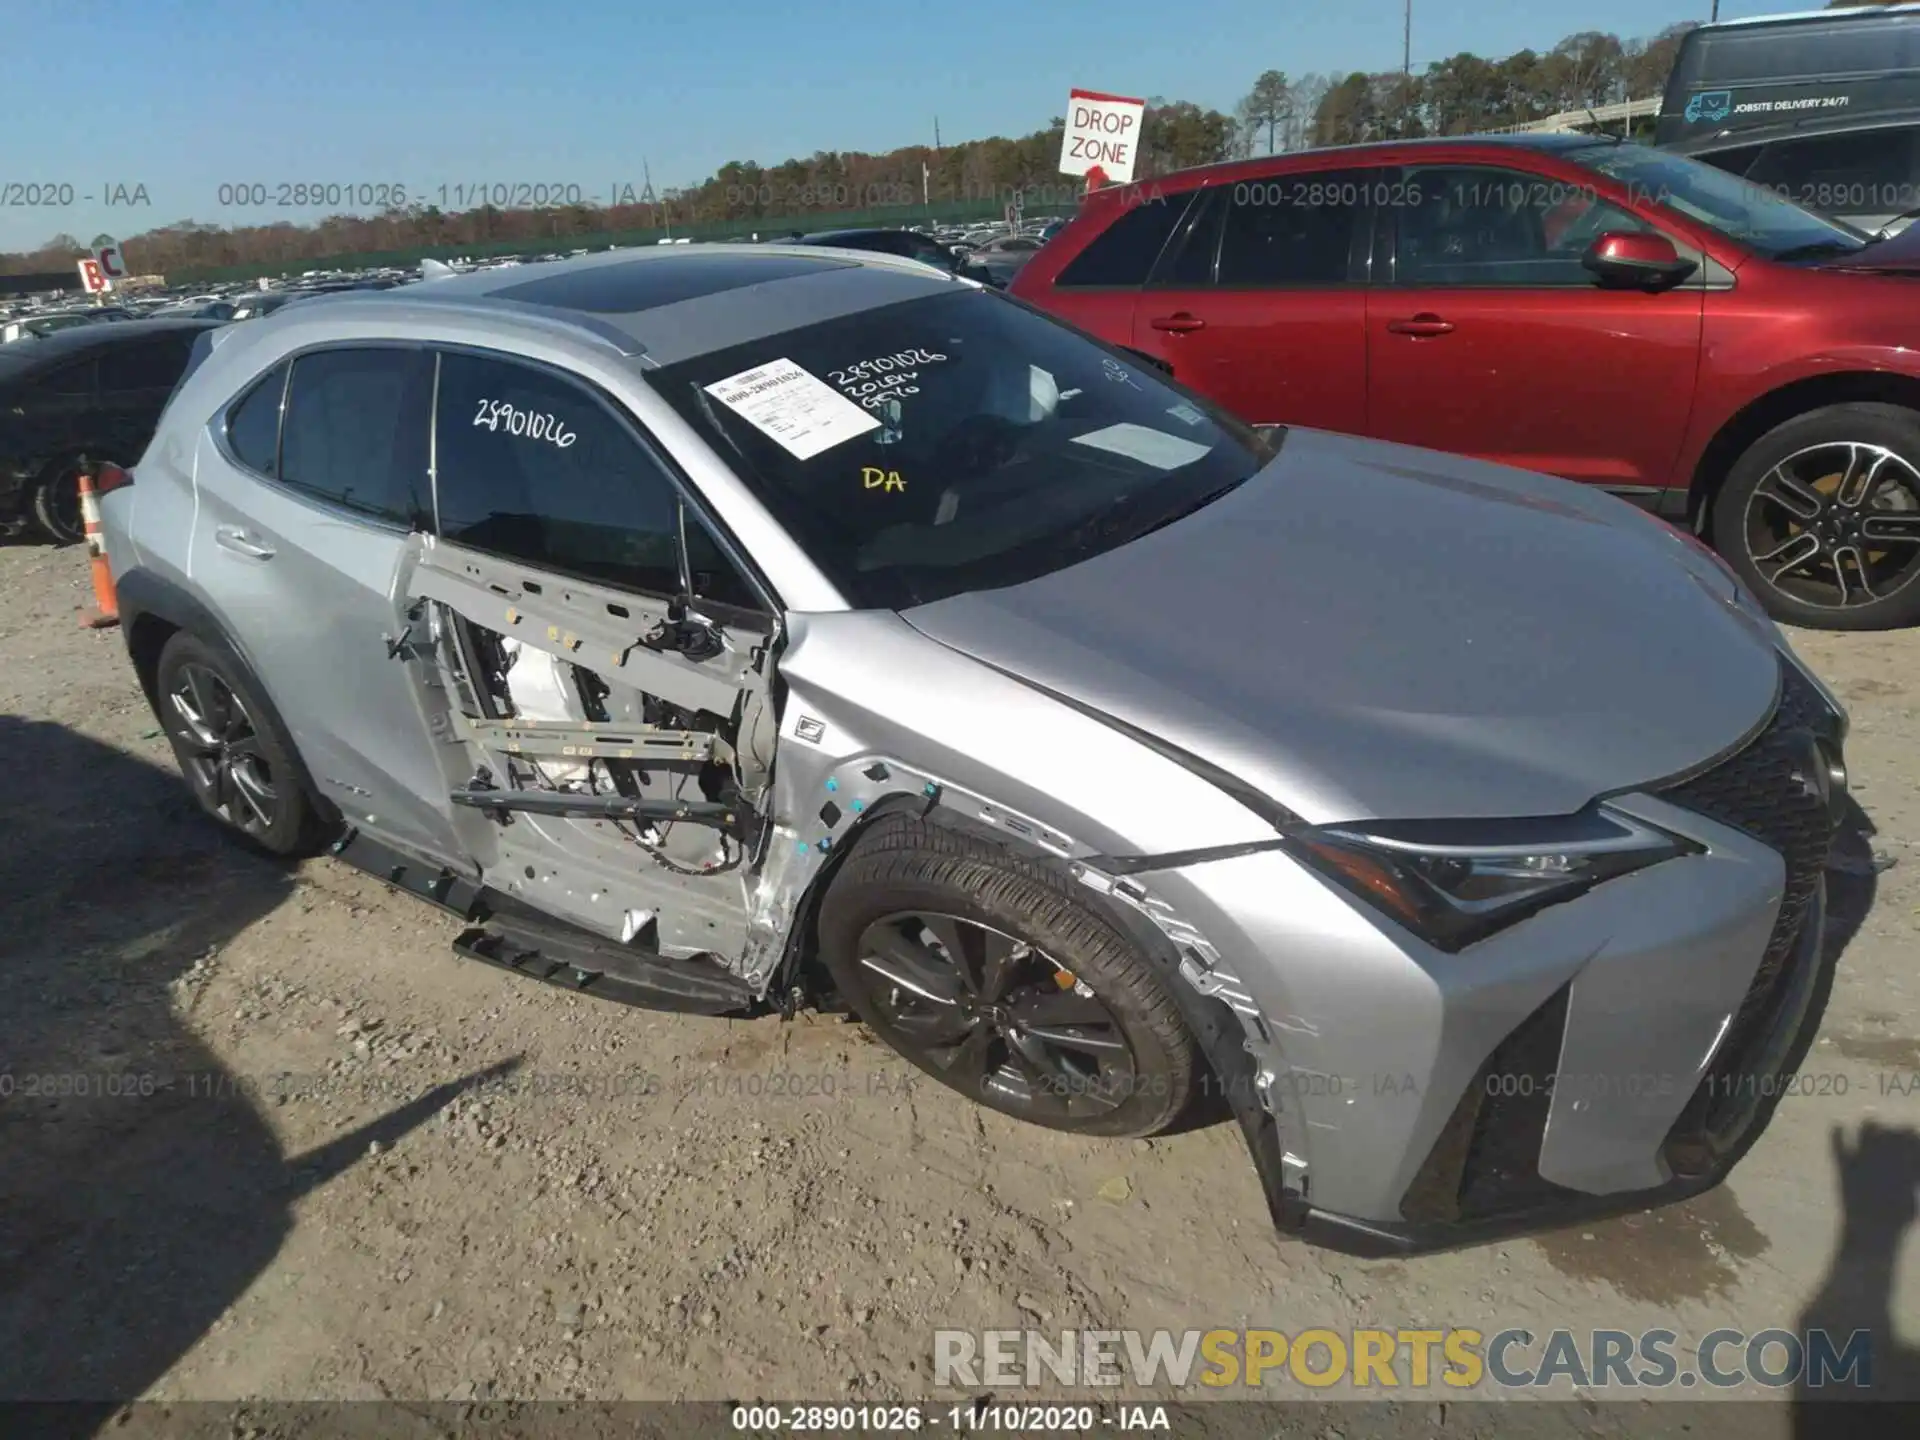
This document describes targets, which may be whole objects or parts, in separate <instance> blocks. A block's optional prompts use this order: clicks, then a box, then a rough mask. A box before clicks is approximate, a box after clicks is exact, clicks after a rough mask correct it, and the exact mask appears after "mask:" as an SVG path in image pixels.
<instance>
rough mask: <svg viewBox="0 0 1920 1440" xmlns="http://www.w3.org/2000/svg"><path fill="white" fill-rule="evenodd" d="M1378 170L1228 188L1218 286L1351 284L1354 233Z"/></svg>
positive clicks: (1379, 180)
mask: <svg viewBox="0 0 1920 1440" xmlns="http://www.w3.org/2000/svg"><path fill="white" fill-rule="evenodd" d="M1376 188H1378V189H1380V190H1382V191H1385V192H1391V190H1392V189H1393V188H1394V186H1393V185H1392V184H1391V183H1387V179H1386V176H1385V174H1384V172H1380V171H1372V172H1368V171H1364V170H1358V171H1331V172H1326V173H1320V174H1308V175H1287V176H1276V177H1274V178H1273V179H1270V180H1251V181H1247V182H1244V183H1242V184H1238V185H1234V186H1232V187H1231V188H1230V189H1228V190H1227V192H1226V195H1225V199H1224V203H1225V206H1226V214H1225V216H1224V218H1223V222H1222V229H1221V234H1220V263H1219V278H1218V281H1217V283H1218V284H1220V285H1223V286H1250V287H1252V286H1274V285H1339V284H1343V283H1345V281H1346V279H1347V271H1348V257H1349V256H1350V255H1351V254H1352V252H1353V234H1354V227H1355V226H1356V225H1358V224H1359V220H1360V217H1361V216H1362V215H1364V214H1365V213H1366V208H1367V205H1368V202H1369V200H1370V199H1371V198H1372V196H1373V193H1374V191H1375V189H1376Z"/></svg>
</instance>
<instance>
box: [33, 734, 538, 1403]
mask: <svg viewBox="0 0 1920 1440" xmlns="http://www.w3.org/2000/svg"><path fill="white" fill-rule="evenodd" d="M0 753H3V754H5V755H6V756H7V758H8V762H9V781H8V784H9V788H10V797H9V798H10V801H12V802H17V805H16V804H13V803H10V804H9V806H8V810H9V823H8V824H6V825H5V826H4V827H0V1401H27V1400H34V1401H73V1402H85V1403H83V1404H82V1405H80V1406H79V1407H77V1408H69V1409H62V1410H59V1411H22V1410H17V1409H16V1410H13V1411H12V1412H11V1413H10V1414H9V1418H8V1422H7V1426H6V1428H7V1430H8V1432H9V1434H10V1435H18V1434H21V1433H25V1431H26V1430H28V1429H31V1428H33V1424H34V1422H33V1418H32V1417H33V1416H34V1415H39V1416H41V1417H42V1420H43V1422H44V1424H45V1425H46V1426H47V1427H50V1432H51V1433H60V1434H68V1435H70V1434H77V1433H86V1431H88V1430H90V1429H91V1428H92V1427H93V1426H94V1425H95V1424H97V1423H98V1422H99V1421H101V1420H104V1419H105V1417H106V1416H107V1415H109V1414H111V1413H112V1411H113V1409H114V1408H115V1403H116V1402H123V1401H126V1400H130V1399H134V1398H137V1397H139V1396H140V1395H141V1394H142V1393H144V1392H145V1391H146V1390H147V1389H148V1388H149V1387H150V1386H151V1385H152V1384H153V1383H154V1382H155V1381H156V1380H157V1379H158V1378H159V1377H160V1376H162V1375H163V1374H164V1373H165V1372H166V1371H167V1369H168V1368H169V1367H170V1366H171V1365H172V1364H173V1363H174V1362H175V1361H177V1360H178V1359H179V1358H180V1356H181V1355H182V1354H184V1353H185V1352H186V1351H187V1350H188V1349H189V1348H190V1347H191V1346H193V1345H194V1343H195V1342H196V1341H198V1340H199V1339H200V1337H201V1336H203V1335H204V1334H205V1333H206V1332H207V1330H208V1328H209V1327H210V1326H211V1325H212V1324H213V1323H214V1321H215V1320H216V1319H218V1317H219V1316H220V1314H221V1313H222V1312H223V1311H224V1310H225V1309H226V1308H227V1307H228V1306H229V1305H230V1304H231V1303H232V1302H233V1301H234V1300H235V1299H236V1298H237V1297H238V1296H239V1295H240V1294H241V1293H242V1292H243V1291H244V1290H245V1289H246V1288H247V1287H248V1286H249V1285H251V1284H252V1283H253V1282H254V1280H255V1279H256V1278H257V1277H258V1276H259V1275H260V1274H261V1272H262V1271H263V1270H265V1268H266V1267H267V1265H268V1264H269V1263H270V1262H271V1261H272V1259H273V1257H274V1255H275V1253H276V1252H277V1251H278V1249H279V1247H280V1245H281V1242H282V1240H283V1239H284V1237H285V1236H286V1234H287V1232H288V1230H289V1228H290V1226H291V1216H292V1206H293V1205H294V1204H295V1203H296V1202H297V1201H298V1200H299V1199H300V1198H301V1197H302V1196H303V1195H306V1194H308V1193H310V1192H311V1191H312V1190H314V1189H315V1188H317V1187H318V1186H321V1185H324V1184H326V1183H327V1182H328V1181H329V1180H331V1179H332V1178H334V1177H335V1176H337V1175H339V1174H340V1173H341V1172H342V1171H344V1170H346V1169H347V1168H348V1167H349V1166H351V1165H352V1164H353V1162H354V1160H355V1158H356V1157H359V1156H364V1155H365V1154H366V1153H367V1150H368V1147H369V1145H370V1144H371V1143H372V1142H374V1141H379V1142H381V1143H382V1144H383V1145H390V1144H392V1143H393V1142H395V1141H396V1140H398V1139H400V1138H401V1137H402V1136H404V1135H405V1134H406V1133H407V1132H409V1131H410V1130H412V1129H414V1128H415V1127H416V1126H418V1125H419V1124H420V1123H421V1122H422V1121H424V1120H426V1119H427V1118H428V1117H429V1116H431V1115H432V1114H433V1113H434V1112H435V1111H436V1110H438V1109H440V1108H441V1107H442V1106H444V1105H445V1104H446V1103H447V1102H448V1101H449V1100H450V1099H452V1098H453V1097H454V1096H455V1095H456V1094H457V1093H458V1092H459V1091H460V1090H461V1089H463V1088H465V1087H466V1086H468V1085H471V1084H474V1083H478V1082H481V1081H484V1080H485V1079H487V1078H489V1077H490V1076H491V1075H493V1074H497V1073H500V1072H501V1071H504V1070H510V1069H512V1068H513V1067H514V1066H515V1065H516V1064H517V1063H518V1062H509V1063H508V1064H506V1065H504V1066H499V1067H495V1068H494V1069H493V1070H491V1071H486V1072H482V1073H481V1074H478V1075H475V1076H471V1077H468V1078H467V1079H466V1080H462V1081H458V1082H454V1083H451V1084H446V1085H441V1086H439V1087H437V1088H435V1089H433V1090H430V1091H428V1092H427V1093H425V1094H423V1095H421V1096H419V1097H418V1098H417V1099H414V1100H411V1101H408V1102H407V1103H405V1104H403V1105H401V1106H399V1107H398V1108H396V1109H394V1110H393V1111H392V1112H391V1113H388V1114H385V1115H382V1116H381V1117H379V1118H378V1119H375V1120H373V1121H371V1122H369V1123H367V1124H364V1125H362V1126H360V1127H359V1128H357V1129H355V1130H354V1131H352V1132H351V1133H349V1134H345V1135H341V1136H339V1137H338V1138H336V1139H334V1140H331V1141H329V1142H327V1143H326V1144H324V1145H322V1146H320V1147H319V1148H317V1149H315V1150H313V1151H311V1152H309V1153H308V1154H305V1155H301V1156H297V1157H293V1158H291V1159H290V1158H288V1157H285V1156H283V1155H282V1154H281V1152H280V1147H279V1144H278V1142H277V1140H276V1138H275V1135H274V1133H273V1131H272V1129H271V1128H270V1127H269V1126H268V1125H267V1123H266V1121H265V1120H264V1118H263V1117H262V1115H261V1113H260V1112H259V1111H258V1110H257V1109H256V1108H255V1105H254V1100H255V1098H256V1094H257V1091H256V1089H255V1087H253V1086H251V1085H249V1084H246V1083H243V1082H242V1078H241V1077H238V1076H235V1075H233V1074H231V1073H229V1072H228V1071H227V1070H226V1069H225V1068H224V1067H223V1066H222V1065H221V1063H220V1061H219V1060H218V1058H217V1057H216V1056H215V1055H214V1054H213V1052H212V1051H211V1050H210V1049H208V1047H207V1046H206V1045H205V1044H204V1043H203V1042H202V1041H201V1040H200V1039H199V1037H198V1036H197V1035H196V1033H195V1031H194V1029H193V1028H192V1027H190V1026H189V1025H188V1024H187V1023H186V1017H187V1016H188V1015H190V1014H191V1013H192V1010H193V1007H194V1005H195V1003H196V999H197V996H198V994H199V986H200V985H201V983H202V982H203V981H204V978H205V976H206V974H207V970H208V966H209V965H212V964H217V963H218V962H217V959H212V960H209V959H208V958H207V957H209V956H216V957H217V954H218V951H219V949H220V947H222V946H223V945H225V944H226V943H227V942H228V941H230V940H232V939H233V938H234V937H235V936H236V935H237V934H239V933H240V932H241V931H243V930H245V929H246V928H247V927H248V926H249V925H251V924H252V923H253V922H254V921H256V920H257V919H259V918H260V917H261V916H263V915H265V914H266V913H267V912H268V911H270V910H272V909H273V908H274V907H275V906H277V905H278V904H280V903H281V902H282V901H283V900H284V899H286V898H287V897H288V896H289V895H290V894H291V893H292V890H293V880H292V875H291V873H290V871H289V869H288V867H286V866H284V865H282V864H280V863H278V862H276V861H273V860H270V859H267V858H265V857H262V856H260V855H257V854H255V853H253V852H252V851H250V850H247V849H246V848H244V847H243V846H241V845H240V844H238V843H236V842H234V841H232V840H230V839H229V838H228V837H227V836H226V835H225V834H224V833H222V832H221V831H220V830H219V829H218V828H217V827H216V826H214V825H213V824H211V823H210V822H208V821H207V820H206V819H205V818H204V817H202V816H201V815H200V814H199V813H198V811H197V810H196V809H195V808H194V806H193V803H192V801H191V800H190V799H189V797H188V795H187V792H186V790H185V787H184V786H183V785H182V784H181V782H180V780H179V777H178V776H177V775H176V774H174V773H173V772H172V771H171V770H162V769H160V768H158V767H156V766H153V765H150V764H148V763H146V762H144V761H142V760H139V759H136V758H134V757H133V756H130V755H127V754H125V753H124V752H122V751H120V750H117V749H114V748H112V747H110V746H108V745H104V744H101V743H99V742H97V741H94V740H91V739H88V738H86V737H85V736H82V735H78V734H76V733H74V732H73V731H71V730H68V729H66V728H64V727H62V726H59V725H54V724H48V723H44V722H36V721H26V720H21V719H18V718H14V717H8V716H0Z"/></svg>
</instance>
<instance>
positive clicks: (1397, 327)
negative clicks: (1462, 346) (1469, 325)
mask: <svg viewBox="0 0 1920 1440" xmlns="http://www.w3.org/2000/svg"><path fill="white" fill-rule="evenodd" d="M1387 329H1389V330H1391V331H1392V332H1393V333H1394V334H1396V335H1413V336H1427V335H1451V334H1452V333H1453V322H1452V321H1450V320H1442V319H1441V318H1440V317H1439V316H1438V315H1415V316H1414V317H1413V318H1412V319H1410V320H1389V321H1388V322H1387Z"/></svg>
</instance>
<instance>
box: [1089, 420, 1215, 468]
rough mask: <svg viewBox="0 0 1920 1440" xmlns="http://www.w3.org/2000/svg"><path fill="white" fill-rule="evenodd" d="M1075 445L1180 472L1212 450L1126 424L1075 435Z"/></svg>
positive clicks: (1139, 426) (1177, 437)
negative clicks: (1182, 467) (1182, 468)
mask: <svg viewBox="0 0 1920 1440" xmlns="http://www.w3.org/2000/svg"><path fill="white" fill-rule="evenodd" d="M1073 443H1074V444H1076V445H1087V446H1091V447H1092V448H1093V449H1095V450H1105V451H1107V452H1108V453H1109V454H1112V455H1124V456H1125V457H1126V458H1127V459H1129V460H1138V461H1139V462H1140V463H1141V464H1142V465H1150V466H1152V467H1153V468H1154V469H1155V470H1178V469H1179V468H1180V467H1181V466H1182V465H1191V464H1192V463H1193V462H1194V461H1196V460H1198V459H1199V458H1200V457H1201V456H1203V455H1205V454H1206V453H1207V451H1208V448H1209V447H1208V446H1205V445H1197V444H1195V443H1194V442H1193V441H1191V440H1182V439H1181V438H1180V437H1179V436H1178V435H1169V434H1167V432H1166V431H1164V430H1149V429H1148V428H1147V427H1146V426H1145V425H1134V424H1131V423H1129V422H1127V421H1122V422H1121V423H1120V424H1118V425H1109V426H1107V428H1106V429H1104V430H1094V431H1091V432H1089V433H1088V434H1085V435H1076V436H1074V437H1073Z"/></svg>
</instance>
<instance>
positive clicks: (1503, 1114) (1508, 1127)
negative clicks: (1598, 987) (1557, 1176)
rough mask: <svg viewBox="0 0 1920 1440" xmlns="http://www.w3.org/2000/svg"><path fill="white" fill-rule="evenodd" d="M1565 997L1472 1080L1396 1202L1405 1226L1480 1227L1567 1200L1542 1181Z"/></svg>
mask: <svg viewBox="0 0 1920 1440" xmlns="http://www.w3.org/2000/svg"><path fill="white" fill-rule="evenodd" d="M1568 994H1569V992H1568V990H1567V988H1566V987H1564V986H1563V987H1562V988H1561V989H1559V990H1557V991H1555V992H1554V993H1553V995H1552V996H1551V997H1550V998H1549V999H1548V1000H1547V1001H1546V1003H1544V1004H1543V1005H1541V1006H1540V1008H1539V1009H1537V1010H1535V1011H1534V1012H1533V1013H1532V1014H1531V1015H1529V1016H1528V1017H1527V1018H1526V1019H1525V1020H1523V1021H1521V1022H1520V1024H1519V1025H1518V1026H1517V1027H1515V1028H1514V1030H1513V1031H1512V1032H1511V1033H1510V1034H1509V1035H1508V1036H1507V1038H1506V1039H1504V1040H1502V1041H1501V1042H1500V1044H1499V1045H1498V1046H1497V1047H1496V1048H1495V1049H1494V1052H1493V1054H1491V1055H1489V1056H1488V1057H1487V1060H1486V1063H1485V1064H1484V1065H1482V1066H1481V1067H1480V1069H1479V1071H1478V1072H1477V1073H1476V1074H1475V1075H1474V1077H1473V1081H1472V1083H1471V1084H1469V1085H1468V1086H1467V1089H1466V1092H1465V1093H1464V1094H1463V1095H1461V1097H1460V1101H1459V1103H1458V1104H1457V1105H1456V1106H1455V1107H1454V1110H1453V1114H1452V1116H1451V1117H1450V1118H1449V1119H1448V1121H1447V1123H1446V1125H1445V1126H1444V1127H1443V1128H1442V1130H1441V1132H1440V1136H1439V1138H1438V1139H1437V1140H1436V1141H1435V1142H1434V1146H1433V1149H1432V1150H1430V1151H1429V1152H1428V1154H1427V1159H1426V1162H1425V1163H1424V1164H1423V1165H1422V1166H1421V1167H1420V1173H1419V1174H1418V1175H1416V1176H1415V1177H1414V1181H1413V1183H1412V1184H1411V1185H1410V1186H1408V1187H1407V1193H1406V1195H1405V1196H1404V1197H1403V1198H1402V1200H1401V1202H1400V1213H1401V1214H1402V1215H1403V1216H1405V1217H1406V1218H1407V1219H1408V1220H1414V1221H1456V1220H1479V1219H1485V1218H1489V1217H1492V1216H1496V1215H1504V1214H1511V1213H1514V1212H1517V1211H1521V1210H1528V1209H1532V1208H1534V1207H1535V1206H1538V1205H1543V1204H1546V1203H1549V1202H1551V1201H1553V1200H1555V1199H1559V1198H1562V1197H1565V1196H1568V1195H1570V1194H1571V1192H1570V1191H1568V1190H1565V1189H1564V1188H1562V1187H1561V1186H1558V1185H1555V1184H1554V1183H1553V1182H1552V1181H1551V1180H1547V1179H1543V1178H1542V1177H1541V1174H1540V1145H1541V1142H1542V1141H1543V1140H1544V1139H1545V1137H1546V1132H1547V1111H1548V1110H1549V1109H1550V1108H1551V1107H1552V1104H1553V1080H1554V1073H1555V1072H1556V1071H1557V1070H1558V1069H1559V1068H1560V1046H1561V1041H1562V1040H1563V1039H1564V1037H1565V1034H1566V1028H1567V1000H1568Z"/></svg>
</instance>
